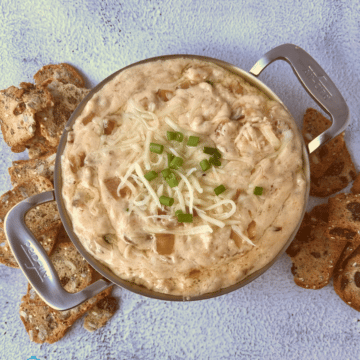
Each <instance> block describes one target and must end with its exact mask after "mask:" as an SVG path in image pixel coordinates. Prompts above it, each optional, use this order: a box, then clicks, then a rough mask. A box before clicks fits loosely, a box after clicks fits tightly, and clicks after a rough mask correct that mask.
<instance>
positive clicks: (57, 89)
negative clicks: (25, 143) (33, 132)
mask: <svg viewBox="0 0 360 360" xmlns="http://www.w3.org/2000/svg"><path fill="white" fill-rule="evenodd" d="M42 86H43V87H44V88H45V89H47V90H48V91H49V92H50V93H51V95H52V97H53V99H54V106H53V107H50V108H47V109H45V110H44V111H41V112H39V113H37V115H36V120H37V121H38V123H39V126H40V133H41V136H43V137H44V138H45V139H46V140H47V141H48V143H49V144H50V146H52V147H57V146H58V145H59V141H60V137H61V134H62V132H63V130H64V128H65V124H66V123H67V121H68V120H69V118H70V116H71V114H72V113H73V111H74V110H75V109H76V107H77V106H78V105H79V103H80V102H81V100H82V99H83V98H84V97H85V96H86V95H87V94H88V93H89V92H90V90H88V89H83V88H78V87H76V86H75V85H73V84H63V83H62V82H60V81H57V80H53V79H48V80H47V81H45V82H44V83H43V84H42Z"/></svg>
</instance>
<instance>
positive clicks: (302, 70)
mask: <svg viewBox="0 0 360 360" xmlns="http://www.w3.org/2000/svg"><path fill="white" fill-rule="evenodd" d="M275 60H285V61H286V62H288V63H289V64H290V65H291V67H292V69H293V71H294V73H295V75H296V76H297V77H298V79H299V80H300V82H301V84H302V85H303V87H304V88H305V90H306V91H307V92H308V93H309V95H310V96H311V97H312V98H313V99H314V100H315V101H316V102H317V103H318V105H319V106H320V107H321V108H322V109H323V110H324V111H325V112H326V113H328V114H329V115H330V116H331V119H332V125H331V127H330V128H329V129H327V130H326V131H324V132H323V133H321V134H320V135H319V136H318V137H316V138H315V139H313V140H312V141H311V142H310V143H309V144H308V149H309V153H312V152H313V151H315V150H316V149H317V148H318V147H319V146H321V145H323V144H325V143H326V142H328V141H329V140H331V139H333V138H334V137H335V136H337V135H339V134H340V133H341V132H343V131H344V130H345V128H346V126H347V124H348V123H349V116H350V114H349V108H348V106H347V104H346V102H345V100H344V98H343V97H342V96H341V94H340V91H339V90H338V89H337V87H336V86H335V84H334V83H333V82H332V81H331V79H330V77H329V76H328V75H327V74H326V73H325V71H324V70H323V69H322V68H321V67H320V65H319V64H318V63H317V62H316V61H315V60H314V59H313V58H312V57H311V56H310V55H309V54H308V53H307V52H306V51H304V50H303V49H301V48H300V47H298V46H296V45H293V44H283V45H280V46H277V47H276V48H274V49H272V50H270V51H269V52H267V53H266V54H265V55H264V56H263V57H262V58H261V59H260V60H259V61H258V62H257V63H256V64H255V65H254V66H253V67H252V68H251V70H250V73H251V74H253V75H255V76H258V75H259V74H260V73H261V72H262V71H263V70H264V69H265V68H266V67H267V66H268V65H269V64H271V63H272V62H273V61H275Z"/></svg>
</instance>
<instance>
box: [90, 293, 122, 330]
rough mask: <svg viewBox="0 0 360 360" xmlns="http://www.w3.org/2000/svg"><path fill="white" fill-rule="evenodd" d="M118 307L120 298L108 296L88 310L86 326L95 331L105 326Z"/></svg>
mask: <svg viewBox="0 0 360 360" xmlns="http://www.w3.org/2000/svg"><path fill="white" fill-rule="evenodd" d="M117 307H118V300H117V299H116V298H114V297H112V296H106V297H105V298H104V299H102V300H100V301H99V302H98V303H97V304H96V305H95V306H94V307H93V308H92V309H91V310H90V311H89V312H88V314H87V315H86V317H85V319H84V328H85V329H86V330H87V331H90V332H93V331H95V330H97V329H99V328H101V327H103V326H105V325H106V323H107V322H108V321H109V320H110V318H111V317H112V316H113V315H114V314H115V312H116V310H117Z"/></svg>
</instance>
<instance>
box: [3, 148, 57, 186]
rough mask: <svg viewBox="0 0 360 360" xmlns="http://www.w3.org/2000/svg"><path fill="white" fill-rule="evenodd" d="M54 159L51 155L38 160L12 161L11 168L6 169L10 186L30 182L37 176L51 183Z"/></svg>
mask: <svg viewBox="0 0 360 360" xmlns="http://www.w3.org/2000/svg"><path fill="white" fill-rule="evenodd" d="M55 157H56V155H55V154H52V155H48V156H43V157H41V158H38V159H30V160H17V161H13V163H12V166H11V167H9V168H8V172H9V175H10V179H11V183H12V185H13V186H16V185H17V184H19V183H22V182H26V181H29V180H30V181H31V179H32V178H33V177H36V176H39V175H40V176H43V177H45V178H47V179H49V180H50V181H51V182H53V180H54V167H55Z"/></svg>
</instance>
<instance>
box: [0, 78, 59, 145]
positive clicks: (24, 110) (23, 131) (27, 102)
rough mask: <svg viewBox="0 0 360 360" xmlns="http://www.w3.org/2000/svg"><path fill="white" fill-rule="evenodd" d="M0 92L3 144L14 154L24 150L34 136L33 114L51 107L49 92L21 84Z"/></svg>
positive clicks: (35, 125)
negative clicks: (18, 86)
mask: <svg viewBox="0 0 360 360" xmlns="http://www.w3.org/2000/svg"><path fill="white" fill-rule="evenodd" d="M20 86H21V88H17V87H15V86H10V87H9V88H8V89H5V90H1V91H0V123H1V131H2V133H3V135H4V140H5V142H6V143H7V144H8V145H9V146H10V147H11V150H12V151H14V152H22V151H24V150H25V144H26V142H28V141H29V140H30V139H32V138H33V137H34V135H35V132H36V128H37V123H36V120H35V114H36V113H37V112H39V111H42V110H44V109H46V108H48V107H50V106H52V105H53V103H52V96H51V94H50V92H49V91H48V90H47V89H46V88H43V87H36V86H35V85H33V84H30V83H21V84H20Z"/></svg>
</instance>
